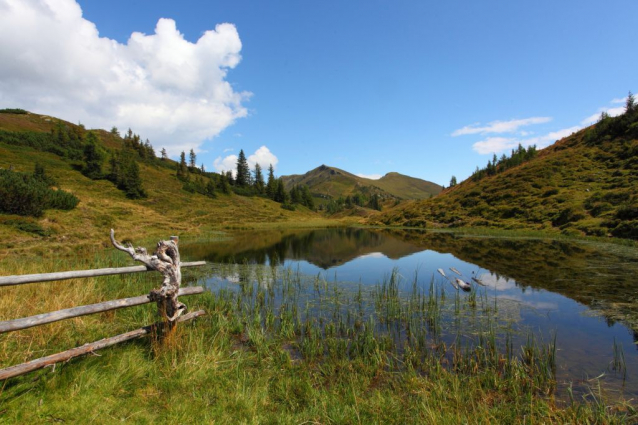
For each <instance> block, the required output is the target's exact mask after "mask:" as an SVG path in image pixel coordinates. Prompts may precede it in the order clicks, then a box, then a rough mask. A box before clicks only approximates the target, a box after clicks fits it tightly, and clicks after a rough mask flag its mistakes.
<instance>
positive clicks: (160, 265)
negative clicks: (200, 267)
mask: <svg viewBox="0 0 638 425" xmlns="http://www.w3.org/2000/svg"><path fill="white" fill-rule="evenodd" d="M111 243H112V244H113V246H114V247H115V248H117V249H119V250H120V251H124V252H126V253H127V254H129V255H130V256H131V258H133V259H134V260H135V261H139V262H141V263H143V264H144V265H146V267H147V268H149V269H152V270H157V271H158V272H160V273H162V275H163V276H164V281H163V282H162V287H161V288H160V289H154V290H153V291H151V293H150V294H149V298H150V299H151V301H156V302H157V308H158V310H159V313H160V315H161V316H163V317H164V318H165V319H166V320H168V321H169V322H172V321H174V320H175V319H176V318H177V317H179V316H180V315H181V314H182V313H184V312H185V311H186V305H185V304H183V303H181V302H179V301H178V300H177V296H178V291H179V287H180V285H181V284H182V271H181V264H180V259H179V249H178V248H177V237H175V236H172V237H171V240H170V241H159V242H158V243H157V248H156V250H155V254H153V255H149V254H148V252H147V251H146V248H143V247H137V248H133V246H132V245H131V244H128V245H127V246H126V247H125V246H122V245H121V244H119V243H118V242H117V241H116V240H115V231H114V230H113V229H111Z"/></svg>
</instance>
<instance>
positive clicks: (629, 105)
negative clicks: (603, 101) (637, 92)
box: [625, 92, 636, 114]
mask: <svg viewBox="0 0 638 425" xmlns="http://www.w3.org/2000/svg"><path fill="white" fill-rule="evenodd" d="M635 109H636V98H635V97H634V95H633V93H632V92H629V94H628V95H627V102H626V103H625V113H626V114H631V113H632V112H634V110H635Z"/></svg>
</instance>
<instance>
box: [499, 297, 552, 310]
mask: <svg viewBox="0 0 638 425" xmlns="http://www.w3.org/2000/svg"><path fill="white" fill-rule="evenodd" d="M498 299H499V300H508V301H516V302H519V303H521V304H523V305H526V306H528V307H532V308H535V309H537V310H558V304H556V303H548V302H544V301H529V300H525V299H523V297H522V296H520V295H499V296H498Z"/></svg>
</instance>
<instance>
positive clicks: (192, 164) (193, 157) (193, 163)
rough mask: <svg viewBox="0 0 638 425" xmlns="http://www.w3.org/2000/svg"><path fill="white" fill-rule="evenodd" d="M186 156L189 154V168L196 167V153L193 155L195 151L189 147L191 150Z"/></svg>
mask: <svg viewBox="0 0 638 425" xmlns="http://www.w3.org/2000/svg"><path fill="white" fill-rule="evenodd" d="M188 156H189V160H190V163H189V166H190V167H191V168H195V167H197V155H195V151H194V150H193V149H191V151H190V153H189V154H188Z"/></svg>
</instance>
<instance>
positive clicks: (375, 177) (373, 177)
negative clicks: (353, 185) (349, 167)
mask: <svg viewBox="0 0 638 425" xmlns="http://www.w3.org/2000/svg"><path fill="white" fill-rule="evenodd" d="M357 176H359V177H363V178H364V179H370V180H379V179H380V178H381V177H383V176H382V175H381V174H357Z"/></svg>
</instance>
